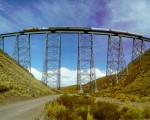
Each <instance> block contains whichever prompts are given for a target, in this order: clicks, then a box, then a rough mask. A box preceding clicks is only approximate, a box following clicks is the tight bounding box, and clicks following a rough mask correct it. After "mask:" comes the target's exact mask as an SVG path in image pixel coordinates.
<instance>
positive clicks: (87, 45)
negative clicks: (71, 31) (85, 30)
mask: <svg viewBox="0 0 150 120" xmlns="http://www.w3.org/2000/svg"><path fill="white" fill-rule="evenodd" d="M86 83H89V84H88V86H86V87H87V88H86V87H85V86H84V85H83V84H86ZM77 89H78V90H79V91H80V92H83V91H87V90H88V91H97V85H96V75H95V66H94V52H93V34H81V33H79V34H78V64H77Z"/></svg>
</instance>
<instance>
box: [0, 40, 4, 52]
mask: <svg viewBox="0 0 150 120" xmlns="http://www.w3.org/2000/svg"><path fill="white" fill-rule="evenodd" d="M0 49H1V50H4V37H0Z"/></svg>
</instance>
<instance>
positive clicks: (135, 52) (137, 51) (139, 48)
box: [132, 38, 146, 60]
mask: <svg viewBox="0 0 150 120" xmlns="http://www.w3.org/2000/svg"><path fill="white" fill-rule="evenodd" d="M145 50H146V46H145V42H144V40H140V39H137V38H133V47H132V60H134V59H136V58H137V57H139V56H141V55H142V54H143V53H144V52H145Z"/></svg>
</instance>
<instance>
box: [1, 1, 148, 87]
mask: <svg viewBox="0 0 150 120" xmlns="http://www.w3.org/2000/svg"><path fill="white" fill-rule="evenodd" d="M149 5H150V1H149V0H0V34H1V33H8V32H15V31H21V30H23V29H24V28H29V27H49V26H82V27H96V28H108V29H118V30H124V31H129V32H134V33H138V34H142V35H143V36H146V37H150V14H149V13H150V7H149ZM94 38H95V42H94V46H95V49H94V51H95V65H96V68H97V76H98V77H100V76H104V75H105V69H106V50H107V36H94ZM14 40H15V38H7V39H6V41H5V42H6V44H5V51H6V52H7V53H8V54H9V55H10V56H11V55H12V51H13V47H14ZM44 40H45V36H44V35H34V36H31V43H32V44H31V52H32V73H33V74H34V75H35V76H36V77H37V78H38V79H40V77H41V73H42V68H43V57H44V44H45V43H44ZM123 43H124V47H125V55H126V59H127V62H130V61H131V46H132V42H131V39H124V41H123ZM146 45H147V47H149V46H150V45H149V43H146ZM76 66H77V35H67V36H66V35H62V80H63V82H62V84H63V85H68V84H74V83H76V81H75V79H76ZM68 74H69V75H70V76H67V75H68ZM66 76H67V77H68V80H65V79H63V77H64V78H65V77H66ZM64 81H66V82H64Z"/></svg>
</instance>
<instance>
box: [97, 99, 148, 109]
mask: <svg viewBox="0 0 150 120" xmlns="http://www.w3.org/2000/svg"><path fill="white" fill-rule="evenodd" d="M96 100H97V101H104V102H110V103H116V104H120V105H131V106H134V107H150V104H149V103H138V102H130V101H124V102H122V101H120V100H116V99H113V98H103V97H97V98H96Z"/></svg>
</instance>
